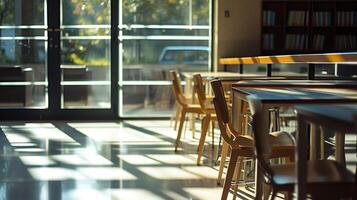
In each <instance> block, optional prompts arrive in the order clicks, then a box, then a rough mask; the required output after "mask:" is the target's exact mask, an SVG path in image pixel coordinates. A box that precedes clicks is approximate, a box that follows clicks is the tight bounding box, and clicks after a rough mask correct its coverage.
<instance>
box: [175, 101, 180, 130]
mask: <svg viewBox="0 0 357 200" xmlns="http://www.w3.org/2000/svg"><path fill="white" fill-rule="evenodd" d="M180 113H181V106H179V105H177V106H176V116H175V125H174V130H175V131H176V130H177V123H178V121H179V119H180Z"/></svg>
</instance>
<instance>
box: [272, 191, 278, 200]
mask: <svg viewBox="0 0 357 200" xmlns="http://www.w3.org/2000/svg"><path fill="white" fill-rule="evenodd" d="M276 195H277V191H276V190H274V189H273V194H271V200H274V199H275V197H276Z"/></svg>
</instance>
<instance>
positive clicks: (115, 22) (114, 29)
mask: <svg viewBox="0 0 357 200" xmlns="http://www.w3.org/2000/svg"><path fill="white" fill-rule="evenodd" d="M110 13H111V20H110V21H111V31H110V33H111V43H110V44H111V53H110V54H111V56H110V58H111V107H112V111H113V113H114V115H115V116H118V115H119V86H118V81H119V58H118V57H119V1H118V0H111V12H110Z"/></svg>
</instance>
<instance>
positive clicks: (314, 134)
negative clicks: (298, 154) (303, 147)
mask: <svg viewBox="0 0 357 200" xmlns="http://www.w3.org/2000/svg"><path fill="white" fill-rule="evenodd" d="M316 145H317V132H316V125H315V124H310V160H316V159H317V156H316V153H317V148H316Z"/></svg>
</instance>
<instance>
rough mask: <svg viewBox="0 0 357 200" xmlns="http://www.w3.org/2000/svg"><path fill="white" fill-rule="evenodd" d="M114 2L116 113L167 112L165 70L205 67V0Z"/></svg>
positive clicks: (168, 93)
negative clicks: (116, 24) (116, 8)
mask: <svg viewBox="0 0 357 200" xmlns="http://www.w3.org/2000/svg"><path fill="white" fill-rule="evenodd" d="M119 6H120V8H119V10H121V13H119V14H120V16H119V28H120V33H119V40H120V41H121V42H122V43H121V44H120V45H119V58H120V71H119V76H120V78H119V80H120V81H119V85H120V87H121V88H122V89H121V90H120V92H119V93H120V94H121V95H122V96H121V97H120V98H121V99H122V103H123V105H119V108H120V109H121V112H120V113H122V114H123V115H124V116H138V117H143V116H144V115H145V113H149V114H150V116H168V114H169V113H170V112H171V110H170V109H171V107H172V102H173V100H172V98H173V96H172V94H171V87H170V86H169V85H170V82H169V80H170V79H169V73H168V72H169V71H170V70H177V71H178V72H202V71H208V70H209V69H210V64H209V63H210V55H211V52H210V31H211V30H210V1H209V0H157V1H151V0H140V1H138V0H121V1H120V5H119ZM141 81H142V82H141ZM162 84H167V85H162ZM161 90H165V91H161ZM166 90H167V91H166ZM160 95H162V96H160ZM137 97H143V98H137ZM163 105H166V107H165V108H162V107H160V106H163Z"/></svg>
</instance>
